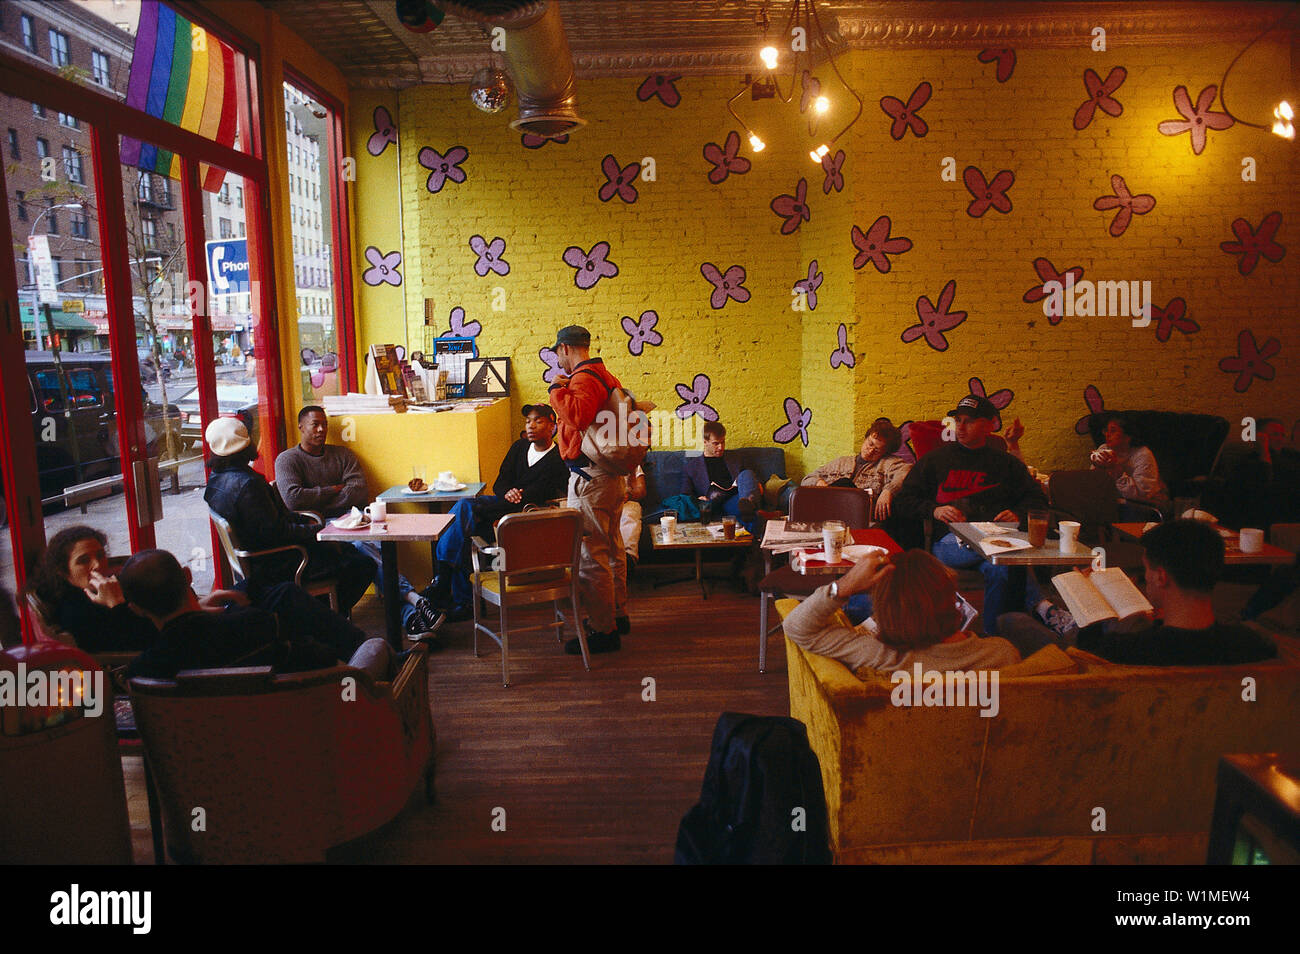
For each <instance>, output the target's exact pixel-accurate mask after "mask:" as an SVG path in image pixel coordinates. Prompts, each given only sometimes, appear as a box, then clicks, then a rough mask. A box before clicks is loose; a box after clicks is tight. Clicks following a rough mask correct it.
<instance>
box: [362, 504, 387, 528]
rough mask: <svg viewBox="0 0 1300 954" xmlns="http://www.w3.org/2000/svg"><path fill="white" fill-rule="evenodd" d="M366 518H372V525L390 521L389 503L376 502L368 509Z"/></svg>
mask: <svg viewBox="0 0 1300 954" xmlns="http://www.w3.org/2000/svg"><path fill="white" fill-rule="evenodd" d="M366 516H367V517H369V518H370V522H371V523H384V522H385V521H386V520H388V504H387V502H385V501H383V500H376V501H375V502H374V503H372V504H371V505H370V506H368V507H366Z"/></svg>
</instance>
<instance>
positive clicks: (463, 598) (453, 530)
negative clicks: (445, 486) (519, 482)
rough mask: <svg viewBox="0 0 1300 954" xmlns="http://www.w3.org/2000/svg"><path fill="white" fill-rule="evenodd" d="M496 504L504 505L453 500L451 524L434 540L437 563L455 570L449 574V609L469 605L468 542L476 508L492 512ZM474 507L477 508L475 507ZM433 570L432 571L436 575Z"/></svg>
mask: <svg viewBox="0 0 1300 954" xmlns="http://www.w3.org/2000/svg"><path fill="white" fill-rule="evenodd" d="M498 503H504V501H501V500H500V498H498V497H491V496H489V497H473V498H471V497H466V498H465V499H464V500H457V501H456V504H455V506H453V507H452V508H451V516H452V521H451V523H449V524H448V525H447V529H446V530H444V531H443V532H442V536H440V537H439V538H438V562H439V563H450V564H452V566H454V567H455V570H454V571H453V572H452V575H451V603H452V606H469V605H470V600H471V599H473V596H474V588H473V587H472V586H470V582H469V571H470V560H469V551H470V539H471V538H472V537H473V536H474V522H475V520H476V519H477V516H476V513H475V511H476V509H479V510H482V509H485V508H492V509H496V505H497V504H498ZM476 504H478V507H476V506H475V505H476ZM437 569H438V568H437V567H434V571H435V572H437Z"/></svg>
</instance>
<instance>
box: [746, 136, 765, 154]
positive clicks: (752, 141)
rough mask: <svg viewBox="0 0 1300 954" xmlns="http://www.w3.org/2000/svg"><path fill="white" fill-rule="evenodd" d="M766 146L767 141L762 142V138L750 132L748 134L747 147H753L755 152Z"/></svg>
mask: <svg viewBox="0 0 1300 954" xmlns="http://www.w3.org/2000/svg"><path fill="white" fill-rule="evenodd" d="M766 146H767V143H765V142H763V140H761V139H759V138H758V136H756V135H754V133H750V134H749V148H750V149H753V150H754V151H755V152H762V151H763V149H764V148H765V147H766Z"/></svg>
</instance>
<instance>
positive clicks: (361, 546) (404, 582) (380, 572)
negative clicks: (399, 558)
mask: <svg viewBox="0 0 1300 954" xmlns="http://www.w3.org/2000/svg"><path fill="white" fill-rule="evenodd" d="M352 545H353V546H354V547H356V548H357V549H358V550H360V551H361V552H362V553H364V554H365V555H366V556H368V557H370V559H372V560H374V561H375V588H376V589H378V590H379V595H380V596H383V595H384V561H383V556H382V554H381V553H380V550H379V544H377V543H371V542H369V541H368V540H366V541H359V542H357V543H354V544H352ZM414 589H415V587H414V586H412V585H411V581H410V580H408V579H407V578H406V577H404V576H402V574H400V573H399V574H397V595H398V597H399V598H400V599H401V601H402V628H403V629H408V630H409V627H407V625H406V624H407V623H409V622H410V620H411V617H412V616H414V615H415V607H414V606H412V605H411V604H410V603H409V602H407V599H406V594H407V593H410V592H412V591H413V590H414Z"/></svg>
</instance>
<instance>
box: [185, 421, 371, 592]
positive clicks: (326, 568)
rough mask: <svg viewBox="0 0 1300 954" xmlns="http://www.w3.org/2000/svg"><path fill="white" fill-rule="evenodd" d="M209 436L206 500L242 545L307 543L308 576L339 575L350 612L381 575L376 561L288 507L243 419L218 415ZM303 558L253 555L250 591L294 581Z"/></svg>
mask: <svg viewBox="0 0 1300 954" xmlns="http://www.w3.org/2000/svg"><path fill="white" fill-rule="evenodd" d="M203 437H204V440H206V441H207V442H208V447H209V448H211V450H212V474H211V476H209V477H208V486H207V489H206V490H204V492H203V499H204V500H206V501H207V504H208V506H209V507H211V508H212V510H213V511H214V512H215V513H217V514H218V515H220V516H221V517H222V518H224V519H225V520H226V521H227V522H228V523H229V524H230V527H231V529H232V530H233V531H234V532H235V538H236V540H238V544H239V546H240V548H242V549H244V550H269V549H272V548H274V547H282V546H287V545H291V544H298V545H301V546H305V547H306V548H307V571H306V574H305V577H304V579H320V578H323V577H335V578H336V579H337V580H338V595H339V610H340V611H341V612H343V613H344V614H346V613H349V612H350V611H351V610H352V607H353V606H355V605H356V602H357V600H359V599H361V595H362V594H363V593H365V591H366V589H367V588H368V587H369V586H370V584H371V582H372V581H373V580H374V578H375V564H374V562H373V561H372V560H370V559H369V558H368V557H366V556H365V555H364V554H362V553H360V552H358V551H357V550H356V549H355V548H353V547H350V546H342V545H340V544H336V543H318V542H317V541H316V532H317V531H318V530H319V529H320V527H319V526H317V525H316V523H315V522H314V521H312V520H311V518H310V517H304V516H301V515H299V514H296V513H294V512H293V511H291V510H290V509H289V508H288V507H286V506H285V505H284V501H283V500H281V499H280V495H279V494H278V493H276V491H275V488H274V487H272V486H271V485H270V484H269V483H267V481H266V478H265V477H263V476H262V475H261V474H259V473H257V471H255V470H253V468H252V466H251V464H252V461H253V460H254V459H255V458H256V457H257V448H256V447H255V446H254V445H253V442H252V441H251V440H250V439H249V436H248V429H247V428H246V427H245V426H244V423H243V422H242V421H240V420H239V419H238V418H233V417H219V418H217V419H216V420H215V421H213V422H212V423H210V424H209V425H208V427H207V430H206V431H205V432H204V435H203ZM299 559H300V557H299V554H298V553H297V552H296V551H294V550H286V551H284V552H282V553H273V554H271V555H269V556H265V557H258V558H257V559H256V560H253V561H252V565H251V567H250V571H249V579H248V586H249V590H250V593H251V594H252V595H253V596H254V598H255V599H256V596H257V594H258V593H259V592H260V591H261V590H262V589H263V588H265V587H268V586H272V585H274V584H276V583H283V582H285V581H291V580H293V576H294V572H295V571H296V570H297V568H298V562H299Z"/></svg>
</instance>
